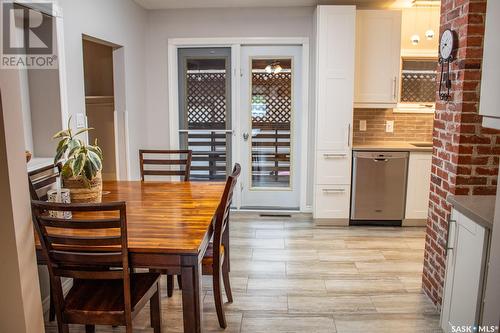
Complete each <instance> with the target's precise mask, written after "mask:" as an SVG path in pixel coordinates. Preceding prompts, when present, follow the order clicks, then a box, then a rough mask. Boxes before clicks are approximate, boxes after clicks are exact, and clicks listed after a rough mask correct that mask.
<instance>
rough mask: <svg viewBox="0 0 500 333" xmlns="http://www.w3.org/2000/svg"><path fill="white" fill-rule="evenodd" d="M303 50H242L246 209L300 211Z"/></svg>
mask: <svg viewBox="0 0 500 333" xmlns="http://www.w3.org/2000/svg"><path fill="white" fill-rule="evenodd" d="M301 57H302V46H289V45H285V46H268V45H266V46H242V47H241V108H240V112H241V115H240V119H241V124H240V126H241V133H242V135H241V137H240V142H241V164H242V175H241V178H240V182H241V186H242V193H241V207H242V208H256V209H258V208H264V209H266V208H267V209H299V206H300V177H301V174H300V161H299V156H300V150H301V149H302V147H300V142H301V140H300V134H301V133H300V128H301V127H300V126H299V124H298V123H297V122H298V119H300V114H301V111H302V110H301V106H302V91H301V87H302V79H303V78H302V68H301V66H302V59H301Z"/></svg>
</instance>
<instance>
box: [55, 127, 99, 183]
mask: <svg viewBox="0 0 500 333" xmlns="http://www.w3.org/2000/svg"><path fill="white" fill-rule="evenodd" d="M70 125H71V117H70V118H69V120H68V128H67V129H65V130H62V131H60V132H58V133H56V134H55V135H54V137H53V138H54V139H60V141H59V143H58V145H57V150H56V156H55V157H54V163H59V162H63V166H62V171H61V174H62V176H63V178H70V177H81V178H82V180H83V182H84V183H85V184H86V186H87V187H90V182H91V181H92V180H93V179H94V178H95V177H96V176H97V174H98V173H99V171H101V170H102V160H103V157H102V150H101V148H100V147H99V146H98V145H97V140H96V141H95V144H94V145H89V144H85V142H84V141H82V140H80V139H78V138H77V136H79V135H80V134H82V133H85V132H88V131H90V130H92V129H93V128H82V129H79V130H78V131H76V132H74V133H73V130H72V129H71V126H70Z"/></svg>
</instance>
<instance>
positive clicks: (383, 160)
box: [373, 158, 389, 162]
mask: <svg viewBox="0 0 500 333" xmlns="http://www.w3.org/2000/svg"><path fill="white" fill-rule="evenodd" d="M388 160H389V159H387V158H374V159H373V161H374V162H387V161H388Z"/></svg>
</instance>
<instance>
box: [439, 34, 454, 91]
mask: <svg viewBox="0 0 500 333" xmlns="http://www.w3.org/2000/svg"><path fill="white" fill-rule="evenodd" d="M456 44H457V38H456V33H455V32H454V31H453V30H450V29H446V30H445V31H443V33H442V34H441V39H440V41H439V64H440V65H441V76H440V79H439V98H440V99H441V100H445V101H447V100H448V99H449V98H450V89H451V79H450V63H451V62H452V61H453V55H454V52H455V49H456V47H457V45H456ZM445 67H446V72H445V70H444V68H445ZM443 87H444V88H446V92H444V91H443Z"/></svg>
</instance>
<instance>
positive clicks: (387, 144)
mask: <svg viewBox="0 0 500 333" xmlns="http://www.w3.org/2000/svg"><path fill="white" fill-rule="evenodd" d="M413 143H415V144H419V143H420V144H431V143H430V142H417V141H415V142H413ZM352 148H353V150H358V151H367V150H382V151H419V152H432V146H431V147H417V146H414V145H412V144H411V143H410V142H404V141H373V142H366V143H355V144H353V147H352Z"/></svg>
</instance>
